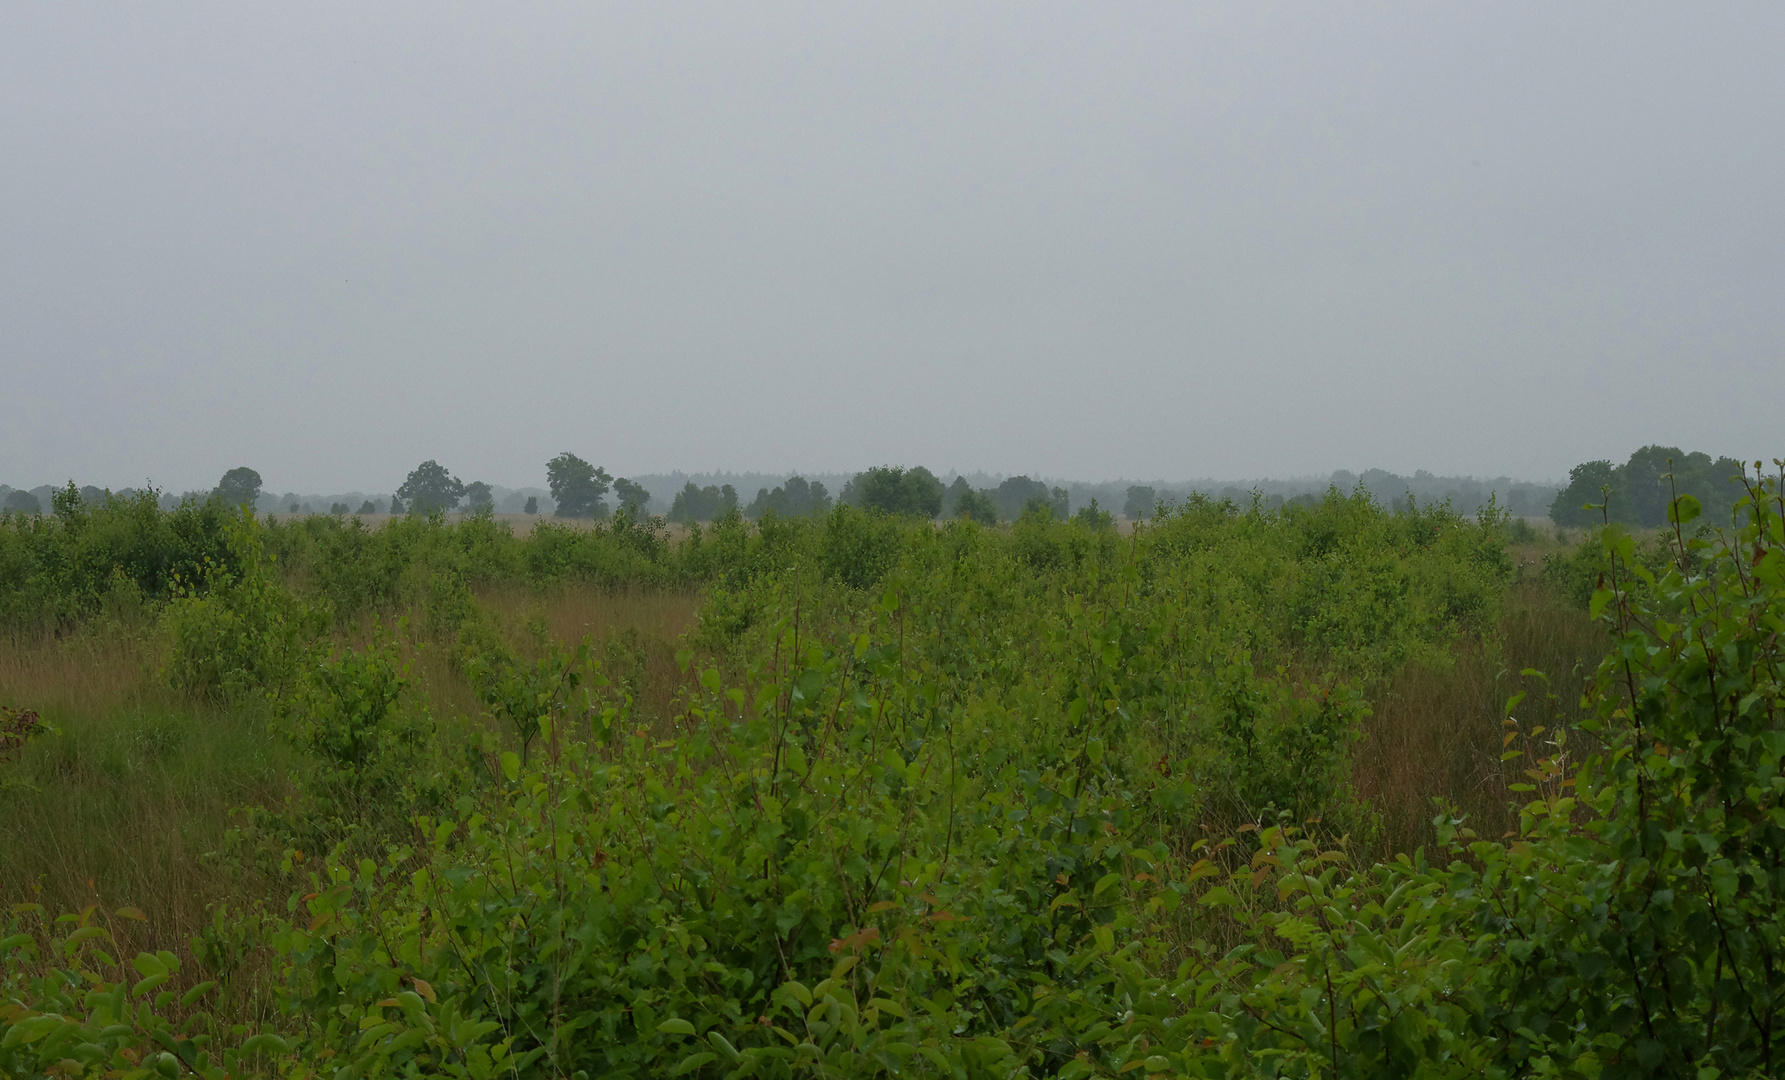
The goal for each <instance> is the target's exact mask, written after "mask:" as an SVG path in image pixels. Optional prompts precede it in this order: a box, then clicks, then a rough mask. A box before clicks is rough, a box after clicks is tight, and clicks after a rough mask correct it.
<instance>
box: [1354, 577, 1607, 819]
mask: <svg viewBox="0 0 1785 1080" xmlns="http://www.w3.org/2000/svg"><path fill="white" fill-rule="evenodd" d="M1608 647H1609V645H1608V641H1607V639H1606V636H1605V633H1604V631H1603V630H1602V629H1601V628H1599V627H1598V626H1596V625H1595V624H1593V623H1592V622H1591V621H1590V620H1588V618H1587V614H1586V612H1584V611H1581V610H1579V609H1578V608H1574V607H1571V606H1569V605H1567V604H1565V603H1564V602H1562V601H1561V600H1560V599H1559V598H1557V597H1556V596H1554V595H1553V594H1552V593H1550V592H1549V591H1548V590H1547V589H1545V588H1543V587H1542V586H1541V585H1539V584H1535V583H1527V584H1521V585H1519V586H1516V587H1515V588H1514V589H1513V591H1512V593H1511V595H1510V597H1509V599H1508V602H1507V604H1506V606H1505V608H1504V610H1503V611H1502V613H1501V615H1500V618H1499V624H1498V626H1497V627H1496V629H1495V633H1494V634H1493V635H1491V636H1490V637H1489V638H1487V639H1486V640H1481V639H1465V640H1463V641H1460V642H1459V643H1458V645H1457V648H1456V650H1455V652H1453V653H1452V655H1451V656H1450V657H1449V658H1448V661H1447V662H1443V663H1431V662H1416V663H1412V664H1409V665H1408V666H1407V667H1405V668H1403V669H1402V670H1401V671H1399V672H1397V673H1396V674H1395V675H1394V676H1393V677H1392V678H1391V679H1390V680H1388V682H1387V683H1386V685H1384V686H1383V687H1382V688H1381V689H1380V690H1379V691H1378V692H1377V693H1376V694H1375V695H1374V696H1373V700H1372V702H1371V707H1372V710H1373V715H1371V716H1370V718H1369V719H1368V720H1367V721H1366V722H1365V725H1364V737H1363V739H1362V741H1361V742H1360V743H1359V744H1358V745H1357V746H1356V747H1355V748H1354V750H1353V757H1352V762H1353V768H1352V783H1353V785H1354V787H1355V790H1356V792H1357V794H1358V795H1359V796H1360V797H1361V798H1362V799H1364V800H1365V801H1367V802H1368V803H1369V805H1370V806H1371V808H1372V809H1373V810H1375V812H1376V813H1377V814H1378V815H1379V816H1380V819H1381V823H1382V836H1381V837H1380V842H1381V843H1382V845H1383V847H1384V848H1385V849H1386V850H1388V851H1396V852H1410V851H1412V850H1414V849H1415V848H1417V847H1419V846H1421V845H1429V844H1430V843H1431V842H1432V840H1433V839H1434V832H1433V829H1432V824H1431V822H1432V818H1433V817H1435V816H1436V814H1437V812H1438V809H1437V800H1440V799H1443V800H1448V801H1450V802H1453V803H1455V804H1456V806H1457V807H1459V808H1460V809H1461V810H1462V811H1463V812H1464V813H1466V814H1467V815H1469V818H1470V819H1471V822H1472V827H1473V828H1474V829H1475V830H1476V831H1477V832H1478V833H1479V834H1480V835H1482V836H1487V837H1498V836H1501V835H1502V834H1504V833H1505V832H1506V831H1507V830H1509V829H1511V828H1513V827H1514V826H1515V825H1516V824H1517V820H1518V815H1517V811H1516V809H1515V806H1516V800H1515V794H1516V793H1515V792H1513V791H1511V790H1510V788H1509V785H1510V784H1512V783H1516V782H1518V780H1519V779H1520V778H1521V777H1522V775H1523V770H1524V769H1525V768H1526V767H1527V765H1526V763H1525V762H1524V761H1523V760H1522V759H1520V760H1513V761H1503V760H1502V758H1501V756H1502V754H1503V753H1504V752H1505V751H1506V749H1507V747H1506V742H1505V740H1506V736H1507V734H1508V732H1509V731H1510V730H1512V729H1510V728H1508V726H1507V725H1506V720H1507V718H1508V717H1507V713H1506V709H1505V706H1506V704H1507V702H1508V700H1509V699H1510V698H1511V697H1512V696H1513V695H1514V694H1516V693H1518V692H1521V691H1522V692H1524V693H1525V695H1526V696H1525V699H1524V700H1523V701H1522V702H1521V703H1520V704H1519V706H1518V707H1517V708H1516V709H1515V710H1514V712H1513V716H1514V718H1516V719H1517V721H1518V724H1519V726H1518V732H1519V734H1518V737H1517V738H1516V739H1515V741H1514V744H1513V749H1525V748H1526V747H1527V746H1528V745H1529V746H1531V747H1532V748H1536V746H1537V745H1540V744H1542V743H1543V742H1544V741H1545V740H1547V739H1548V738H1549V737H1550V736H1549V735H1548V734H1542V735H1538V736H1537V737H1536V740H1535V742H1534V743H1533V742H1532V740H1530V739H1529V738H1528V737H1529V736H1530V734H1531V733H1532V732H1533V731H1535V730H1536V729H1537V728H1539V727H1542V728H1545V729H1547V730H1548V731H1549V732H1554V731H1555V730H1557V729H1558V728H1559V727H1560V726H1562V725H1566V724H1571V723H1573V722H1575V721H1578V720H1580V719H1582V718H1583V713H1582V709H1581V698H1582V694H1583V693H1584V692H1585V691H1586V689H1587V688H1588V686H1589V685H1590V684H1591V682H1592V678H1593V673H1594V671H1595V670H1597V668H1598V666H1599V661H1600V660H1601V659H1602V658H1603V657H1604V656H1605V653H1606V651H1607V649H1608ZM1527 669H1533V670H1536V671H1539V672H1542V673H1543V675H1544V676H1545V677H1543V678H1538V677H1535V676H1526V675H1523V674H1521V672H1523V671H1525V670H1527Z"/></svg>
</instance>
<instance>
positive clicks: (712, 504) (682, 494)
mask: <svg viewBox="0 0 1785 1080" xmlns="http://www.w3.org/2000/svg"><path fill="white" fill-rule="evenodd" d="M737 509H738V492H737V489H736V488H734V487H732V486H731V485H730V484H726V485H725V486H724V487H714V486H713V485H712V484H708V485H707V486H706V487H704V488H703V487H696V486H695V485H694V482H693V481H692V480H690V481H689V482H688V483H687V484H686V485H685V486H684V487H683V488H682V490H680V491H678V492H676V498H675V502H673V503H671V504H670V507H669V520H671V521H675V522H695V521H715V520H717V519H719V518H721V517H725V516H727V515H730V514H733V513H736V512H737Z"/></svg>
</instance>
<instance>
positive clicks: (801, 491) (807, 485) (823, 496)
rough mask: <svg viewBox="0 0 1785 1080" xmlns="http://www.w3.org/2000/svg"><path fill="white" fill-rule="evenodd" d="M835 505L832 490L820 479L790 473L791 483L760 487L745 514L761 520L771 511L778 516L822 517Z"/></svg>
mask: <svg viewBox="0 0 1785 1080" xmlns="http://www.w3.org/2000/svg"><path fill="white" fill-rule="evenodd" d="M830 508H831V495H830V492H828V491H826V490H825V487H824V485H823V484H821V483H819V482H818V481H816V480H812V481H808V480H807V479H806V478H805V477H803V476H790V477H788V478H787V483H785V484H783V485H781V486H780V487H777V488H775V489H774V490H773V491H770V490H769V489H768V488H758V489H757V491H756V498H754V499H752V500H750V505H749V506H747V507H745V508H744V516H745V517H746V518H749V519H750V520H751V521H757V520H760V519H761V518H763V517H764V516H765V515H768V514H771V513H772V514H775V515H776V516H778V517H819V516H822V515H823V514H825V513H827V512H828V511H829V510H830Z"/></svg>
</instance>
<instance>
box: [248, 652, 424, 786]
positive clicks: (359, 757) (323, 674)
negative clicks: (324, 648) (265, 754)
mask: <svg viewBox="0 0 1785 1080" xmlns="http://www.w3.org/2000/svg"><path fill="white" fill-rule="evenodd" d="M381 636H382V635H381V632H380V631H378V630H374V639H375V641H374V644H373V645H372V646H371V647H370V648H368V649H365V650H354V649H338V650H335V651H334V652H332V653H330V654H329V655H328V656H325V657H323V658H321V659H320V660H318V661H316V662H314V663H311V664H309V665H307V666H306V668H305V670H304V673H303V676H302V677H301V678H300V679H299V680H298V681H297V685H296V688H295V690H294V691H293V693H292V694H291V695H290V697H289V698H287V699H286V700H284V701H282V702H281V704H280V716H281V720H280V722H281V725H282V728H283V730H284V733H285V735H286V737H287V738H289V739H290V740H291V741H292V742H294V743H295V744H297V745H298V746H300V747H302V748H303V749H305V750H307V751H309V752H310V753H311V754H313V755H314V756H315V759H316V762H317V767H316V769H315V772H314V774H313V775H312V776H310V777H309V778H308V779H307V780H306V782H305V788H306V793H307V794H308V795H309V797H310V799H311V800H312V802H311V806H310V807H308V808H306V812H307V813H322V814H325V815H328V816H333V817H339V818H344V819H345V820H355V819H361V818H366V817H378V816H390V817H393V818H394V819H396V820H402V819H403V818H404V817H405V816H406V813H405V811H407V812H413V811H414V810H415V809H416V808H417V806H418V803H420V802H422V801H423V796H424V793H425V791H426V789H427V786H428V785H427V783H426V772H425V769H424V768H423V766H424V765H425V763H426V750H427V746H428V743H429V742H430V740H431V739H432V737H433V735H434V722H433V720H432V718H431V717H429V716H428V715H427V714H426V713H425V712H422V711H418V710H410V709H405V708H404V707H403V706H402V697H403V690H404V687H405V685H406V684H407V681H408V680H407V679H406V678H405V677H404V674H403V669H402V667H401V664H400V661H399V660H398V658H397V654H396V648H395V644H394V642H392V641H388V640H378V639H379V638H381Z"/></svg>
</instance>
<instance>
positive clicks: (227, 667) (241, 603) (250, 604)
mask: <svg viewBox="0 0 1785 1080" xmlns="http://www.w3.org/2000/svg"><path fill="white" fill-rule="evenodd" d="M231 546H232V554H233V555H234V556H235V557H234V559H233V563H234V565H235V567H236V569H231V568H230V565H229V564H225V563H213V562H206V563H205V564H203V566H202V567H201V568H200V571H199V575H198V577H197V578H196V579H195V580H194V581H192V582H191V583H186V582H178V583H176V587H175V593H174V596H173V598H172V599H171V600H170V601H169V602H168V604H167V606H166V607H165V609H164V610H163V611H162V614H161V632H162V634H163V636H164V637H165V639H166V642H167V650H166V656H165V659H164V661H163V663H164V671H165V675H166V679H167V681H168V683H169V684H170V685H171V686H172V687H173V688H174V689H176V690H179V691H182V692H184V693H188V694H191V695H194V696H197V697H202V698H210V699H215V700H238V701H239V700H244V699H246V698H249V697H254V696H259V695H265V694H269V693H271V694H276V693H278V692H279V691H281V690H283V689H285V688H287V687H289V686H290V685H291V681H292V678H293V677H294V676H295V674H296V673H297V670H298V667H299V665H300V664H301V663H302V662H303V658H304V656H305V653H306V651H307V650H308V649H309V648H310V645H311V643H312V642H313V641H314V640H315V639H316V637H317V635H319V634H320V633H321V632H322V631H323V630H324V629H325V628H326V626H327V623H328V615H327V612H326V611H324V610H323V609H321V608H319V607H317V606H315V605H312V604H307V603H305V602H303V601H301V600H299V599H298V598H297V597H295V596H293V595H292V594H291V593H290V592H289V591H288V590H286V589H284V588H282V587H281V586H280V585H279V584H278V583H277V582H276V581H275V580H274V579H273V577H272V574H271V567H270V566H269V565H268V561H267V560H266V559H265V558H264V557H263V555H262V553H261V548H260V543H259V533H258V532H257V531H256V529H255V527H254V524H253V522H252V521H251V520H248V521H245V523H243V524H240V525H238V526H236V527H235V528H234V530H233V531H232V534H231Z"/></svg>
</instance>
